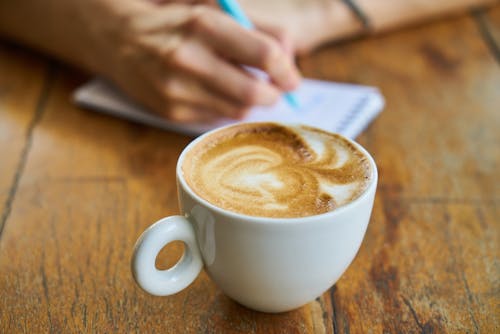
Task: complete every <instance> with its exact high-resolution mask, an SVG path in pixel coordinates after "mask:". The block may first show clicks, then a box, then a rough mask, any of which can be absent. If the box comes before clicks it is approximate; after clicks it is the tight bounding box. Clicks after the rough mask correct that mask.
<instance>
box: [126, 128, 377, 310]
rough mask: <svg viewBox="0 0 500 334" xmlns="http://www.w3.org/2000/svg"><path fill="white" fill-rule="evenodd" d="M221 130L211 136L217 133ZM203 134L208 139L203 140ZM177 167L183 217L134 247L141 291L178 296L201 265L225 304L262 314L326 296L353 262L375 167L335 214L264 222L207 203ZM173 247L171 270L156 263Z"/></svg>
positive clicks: (154, 229) (159, 225)
mask: <svg viewBox="0 0 500 334" xmlns="http://www.w3.org/2000/svg"><path fill="white" fill-rule="evenodd" d="M223 129H224V128H221V129H218V130H214V131H221V130H222V131H223ZM206 135H208V133H207V134H206ZM206 135H203V136H200V137H199V138H197V139H196V140H194V141H193V142H192V143H190V144H189V145H188V146H187V147H186V148H185V149H184V151H183V152H182V153H181V155H180V157H179V160H178V162H177V188H178V197H179V205H180V209H181V212H182V214H183V216H171V217H167V218H163V219H160V220H159V221H157V222H156V223H154V224H153V225H151V226H150V227H149V228H148V229H147V230H146V231H144V233H143V234H142V235H141V236H140V238H139V239H138V240H137V243H136V245H135V249H134V254H133V257H132V272H133V275H134V278H135V280H136V281H137V283H138V284H139V286H141V287H142V288H143V289H144V290H146V291H147V292H149V293H150V294H153V295H157V296H167V295H171V294H174V293H176V292H179V291H181V290H183V289H185V288H186V287H187V286H188V285H189V284H191V283H192V282H193V281H194V279H195V278H196V277H197V276H198V274H199V272H200V271H201V269H202V267H203V266H204V268H205V270H206V272H207V273H208V274H209V276H210V277H211V279H212V280H213V281H214V282H215V283H216V284H217V286H218V287H219V288H220V289H221V290H222V291H223V292H224V293H225V294H226V295H227V296H229V297H230V298H232V299H233V300H235V301H237V302H238V303H240V304H242V305H244V306H247V307H249V308H251V309H254V310H258V311H262V312H284V311H288V310H292V309H295V308H297V307H300V306H302V305H304V304H306V303H308V302H310V301H312V300H314V299H315V298H316V297H318V296H320V295H321V294H323V293H324V292H325V291H326V290H328V289H329V288H330V287H331V286H332V285H333V284H335V282H336V281H337V280H338V279H339V278H340V276H341V275H342V274H343V273H344V271H345V270H346V269H347V267H348V266H349V264H350V263H351V262H352V260H353V259H354V257H355V255H356V253H357V251H358V249H359V247H360V245H361V242H362V240H363V237H364V235H365V231H366V228H367V226H368V222H369V220H370V214H371V210H372V207H373V201H374V197H375V190H376V187H377V167H376V165H375V162H374V161H373V158H372V157H371V156H370V154H369V153H368V152H367V151H366V150H365V149H364V148H362V147H361V146H360V145H359V144H357V143H355V142H352V143H353V144H354V145H355V146H356V147H358V148H359V149H360V150H361V151H362V152H363V153H364V154H365V155H366V156H367V157H368V160H369V161H370V164H371V167H372V171H373V175H372V177H371V183H370V185H369V186H368V188H367V189H366V190H365V192H364V193H363V194H362V195H361V196H359V197H358V198H356V199H355V200H354V201H352V202H351V203H349V204H347V205H344V206H342V207H340V208H338V209H336V210H334V211H331V212H327V213H324V214H320V215H316V216H309V217H303V218H264V217H253V216H248V215H243V214H238V213H234V212H230V211H227V210H224V209H221V208H219V207H216V206H214V205H213V204H210V203H209V202H207V201H206V200H204V199H203V198H201V197H199V196H198V195H197V194H195V193H194V191H193V190H192V189H190V188H189V186H188V184H187V183H186V180H185V179H184V176H183V172H182V168H181V166H182V163H183V160H184V157H185V156H186V152H188V151H189V150H190V149H191V148H192V147H193V146H194V145H196V144H197V143H198V142H200V141H202V140H203V139H204V138H205V136H206ZM174 240H180V241H183V242H184V244H185V248H184V249H185V251H184V254H183V256H182V258H181V259H180V260H179V262H178V263H177V264H176V265H175V266H173V267H172V268H170V269H167V270H158V269H156V267H155V260H156V257H157V255H158V253H159V252H160V250H161V249H162V248H163V247H164V246H165V245H167V244H168V243H170V242H172V241H174Z"/></svg>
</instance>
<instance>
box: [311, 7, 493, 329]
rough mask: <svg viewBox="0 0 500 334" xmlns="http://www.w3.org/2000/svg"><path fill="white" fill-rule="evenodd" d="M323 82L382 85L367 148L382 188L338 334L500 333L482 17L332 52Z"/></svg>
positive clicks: (321, 67) (339, 314) (342, 289)
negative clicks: (380, 108) (381, 97)
mask: <svg viewBox="0 0 500 334" xmlns="http://www.w3.org/2000/svg"><path fill="white" fill-rule="evenodd" d="M303 66H304V68H305V69H306V70H307V71H310V72H311V73H314V74H315V75H316V76H317V77H320V78H328V79H334V80H340V81H348V82H359V83H367V84H372V85H375V86H379V87H380V88H381V90H382V92H383V93H384V95H385V97H386V100H387V107H386V110H385V111H384V112H383V113H382V115H381V116H380V117H379V118H378V119H377V120H376V121H375V122H374V124H373V125H372V126H371V127H370V128H369V129H368V131H366V132H365V133H364V134H363V135H362V136H361V137H360V138H359V141H360V142H361V143H362V144H363V145H364V146H365V147H367V148H368V150H369V151H370V152H371V153H372V154H373V155H374V157H375V160H376V161H377V163H378V167H379V172H380V184H379V189H378V196H377V200H376V203H375V209H374V213H373V216H372V221H371V224H370V227H369V230H368V233H367V236H366V238H365V242H364V244H363V246H362V248H361V250H360V252H359V254H358V257H357V259H356V260H355V261H354V263H353V265H352V266H351V268H350V269H349V270H348V271H347V273H346V274H345V275H344V276H343V277H342V279H341V280H340V281H339V282H338V283H337V285H336V288H335V289H334V290H333V292H332V299H333V301H334V309H335V319H336V321H335V323H336V325H337V328H336V329H337V331H338V332H354V333H366V332H370V331H372V332H374V333H381V332H390V333H397V332H404V333H406V332H425V333H431V332H451V333H455V332H469V333H477V332H481V333H493V332H498V331H499V328H500V321H499V317H498V314H500V312H499V311H500V309H499V306H498V305H499V303H498V302H499V296H500V295H499V288H500V282H499V280H498V277H500V266H499V265H498V255H499V253H500V252H499V246H498V245H499V233H498V232H499V231H498V221H499V218H500V217H499V212H498V204H499V202H500V197H499V187H498V182H497V181H496V179H497V178H498V167H499V162H500V153H499V151H498V147H499V145H498V144H499V143H500V133H499V131H498V129H499V128H500V113H499V111H500V109H499V106H500V94H499V87H500V68H499V66H498V64H497V63H496V62H495V57H494V55H493V54H492V53H491V52H490V49H489V46H488V45H487V43H485V41H484V40H483V39H482V34H481V31H480V29H479V27H478V25H477V23H476V22H475V21H474V19H471V18H466V17H464V18H461V19H458V20H454V22H453V24H452V25H450V24H449V22H446V21H444V22H441V23H436V24H433V25H428V26H422V27H420V28H417V29H413V30H407V31H402V32H400V33H396V34H391V35H386V36H382V37H379V38H374V39H370V40H364V41H360V42H358V43H357V44H356V45H355V46H353V45H343V46H342V45H341V46H338V47H337V48H328V49H325V50H323V51H321V52H319V53H318V54H316V55H315V57H314V58H313V59H307V60H305V61H304V63H303Z"/></svg>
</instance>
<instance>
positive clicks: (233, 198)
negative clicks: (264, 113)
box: [182, 123, 374, 218]
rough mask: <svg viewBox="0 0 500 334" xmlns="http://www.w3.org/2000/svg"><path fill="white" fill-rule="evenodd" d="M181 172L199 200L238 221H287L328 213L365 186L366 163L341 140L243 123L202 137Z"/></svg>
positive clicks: (369, 173) (304, 129)
mask: <svg viewBox="0 0 500 334" xmlns="http://www.w3.org/2000/svg"><path fill="white" fill-rule="evenodd" d="M182 173H183V176H184V179H185V180H186V182H187V184H188V185H189V187H190V188H191V189H192V190H193V191H194V192H195V193H196V194H197V195H198V196H200V197H201V198H203V199H205V200H206V201H208V202H210V203H212V204H213V205H215V206H217V207H220V208H222V209H225V210H229V211H233V212H237V213H240V214H245V215H250V216H259V217H273V218H292V217H306V216H313V215H318V214H322V213H325V212H328V211H332V210H335V209H337V208H339V207H341V206H343V205H346V204H348V203H350V202H352V201H353V200H355V199H356V198H358V197H359V196H360V195H361V194H362V193H363V192H364V191H365V190H366V189H367V187H368V186H369V184H370V182H371V181H372V178H373V174H374V171H373V170H372V168H371V165H370V162H369V160H368V157H367V156H366V155H365V154H364V153H363V152H362V151H361V150H360V149H359V148H358V147H357V145H355V144H353V143H352V142H351V141H349V140H347V139H345V138H344V137H342V136H340V135H337V134H332V133H328V132H326V131H322V130H319V129H316V128H312V127H308V126H304V125H280V124H275V123H247V124H239V125H235V126H231V127H228V128H226V129H223V130H222V131H216V132H214V133H212V134H209V135H208V136H206V137H204V138H203V140H202V141H200V142H199V143H197V144H196V145H195V146H194V147H193V148H192V149H191V150H190V151H189V152H188V153H187V154H186V156H185V159H184V161H183V163H182Z"/></svg>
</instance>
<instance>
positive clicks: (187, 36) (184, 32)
mask: <svg viewBox="0 0 500 334" xmlns="http://www.w3.org/2000/svg"><path fill="white" fill-rule="evenodd" d="M0 34H2V35H4V36H7V37H8V38H11V39H15V40H17V41H19V42H21V43H24V44H26V45H28V46H32V47H35V48H38V49H40V50H43V51H45V52H47V53H50V54H53V55H55V56H57V57H59V58H61V59H64V60H66V61H68V62H70V63H74V64H77V65H79V66H82V67H85V68H87V69H89V70H91V71H93V72H95V73H99V74H101V75H104V76H107V77H108V78H110V79H111V80H113V81H114V82H115V83H117V84H118V85H119V86H120V87H121V88H122V89H124V90H125V91H126V92H127V93H128V94H129V95H131V96H132V97H134V98H136V99H137V100H138V101H140V102H142V103H143V104H144V105H146V106H148V107H149V108H150V109H151V110H153V111H155V112H157V113H159V114H162V115H164V116H165V117H167V118H170V119H173V120H177V121H193V120H211V119H213V118H214V117H219V116H220V115H224V116H229V117H235V118H238V117H241V116H242V115H243V114H244V113H245V112H246V110H247V109H248V107H250V106H252V105H256V104H271V103H273V102H275V101H276V100H277V99H278V98H279V96H280V94H281V92H282V91H283V90H289V89H293V88H294V87H295V86H296V85H297V84H298V80H299V76H298V72H297V70H296V68H295V65H294V64H293V62H292V60H291V59H290V57H289V54H288V53H287V52H286V50H284V48H283V47H282V45H280V43H279V42H278V41H277V40H276V39H274V38H272V37H270V35H268V34H266V33H263V32H259V31H248V30H245V29H243V28H241V27H240V26H239V25H238V24H237V23H236V22H234V21H233V20H232V19H231V18H229V17H228V16H227V15H225V14H223V13H222V12H220V11H218V10H216V9H214V8H211V7H209V6H204V5H196V6H195V5H188V4H176V3H163V4H161V3H160V4H158V3H153V2H151V1H139V0H122V1H113V0H83V1H82V0H16V1H10V0H0ZM239 64H244V65H249V66H254V67H258V68H260V69H262V70H264V71H266V72H267V73H268V74H269V76H270V79H271V80H270V81H269V82H264V81H260V80H257V79H256V78H254V77H252V76H251V75H249V74H248V73H246V72H245V71H244V70H242V69H241V67H240V66H239Z"/></svg>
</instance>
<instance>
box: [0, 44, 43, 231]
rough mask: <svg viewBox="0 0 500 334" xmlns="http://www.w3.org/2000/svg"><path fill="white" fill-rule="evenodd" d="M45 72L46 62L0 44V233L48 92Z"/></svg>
mask: <svg viewBox="0 0 500 334" xmlns="http://www.w3.org/2000/svg"><path fill="white" fill-rule="evenodd" d="M47 69H48V62H47V61H46V60H44V59H41V58H40V57H39V56H38V57H37V56H36V55H32V54H30V53H28V52H26V51H22V50H21V49H19V48H16V47H13V46H10V47H8V46H3V45H0V152H1V158H0V210H1V211H0V212H1V213H2V214H1V215H0V234H1V231H2V228H3V226H4V223H5V221H6V220H7V218H8V214H9V212H10V208H11V204H12V203H11V202H12V199H13V197H14V192H15V189H16V186H15V184H16V183H17V181H18V176H19V175H20V173H18V171H19V170H20V169H22V168H23V165H24V159H25V156H26V154H27V153H28V152H27V147H28V146H29V142H30V140H31V139H30V136H31V129H32V128H33V127H34V123H35V122H36V120H37V118H36V115H37V110H39V108H38V107H39V106H40V105H41V104H42V103H43V99H41V97H42V96H43V95H44V94H43V91H44V90H46V89H47V87H46V85H44V83H45V82H47V80H46V79H47V75H48V74H47Z"/></svg>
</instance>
